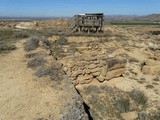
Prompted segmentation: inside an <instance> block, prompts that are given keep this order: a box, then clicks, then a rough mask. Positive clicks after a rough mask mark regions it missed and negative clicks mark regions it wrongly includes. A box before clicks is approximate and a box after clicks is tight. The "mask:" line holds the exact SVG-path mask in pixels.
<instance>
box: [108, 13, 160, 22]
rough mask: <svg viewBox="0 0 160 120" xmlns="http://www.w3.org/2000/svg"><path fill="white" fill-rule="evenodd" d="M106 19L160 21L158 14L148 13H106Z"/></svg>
mask: <svg viewBox="0 0 160 120" xmlns="http://www.w3.org/2000/svg"><path fill="white" fill-rule="evenodd" d="M105 20H107V21H124V22H125V21H146V22H160V14H150V15H147V16H136V15H108V16H105Z"/></svg>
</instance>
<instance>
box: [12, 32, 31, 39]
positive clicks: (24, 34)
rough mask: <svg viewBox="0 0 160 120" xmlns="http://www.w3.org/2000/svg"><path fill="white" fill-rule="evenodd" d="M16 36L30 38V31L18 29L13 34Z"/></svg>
mask: <svg viewBox="0 0 160 120" xmlns="http://www.w3.org/2000/svg"><path fill="white" fill-rule="evenodd" d="M13 36H14V37H15V38H28V37H29V32H27V31H18V32H15V33H14V34H13Z"/></svg>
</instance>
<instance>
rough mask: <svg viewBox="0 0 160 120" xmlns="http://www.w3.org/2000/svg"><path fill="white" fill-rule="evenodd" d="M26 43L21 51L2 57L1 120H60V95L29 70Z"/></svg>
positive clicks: (0, 86) (18, 44)
mask: <svg viewBox="0 0 160 120" xmlns="http://www.w3.org/2000/svg"><path fill="white" fill-rule="evenodd" d="M22 42H23V41H20V42H18V43H17V44H16V46H17V48H18V49H17V50H15V51H12V52H11V53H9V54H5V55H0V91H1V92H0V106H1V107H0V120H31V119H39V118H47V119H49V118H51V119H55V120H57V119H58V118H57V116H58V114H59V103H60V100H59V97H57V96H59V95H58V94H57V93H56V94H55V91H54V90H53V89H52V88H51V87H49V86H48V85H47V84H48V83H47V81H46V80H41V82H38V81H36V80H37V79H36V78H35V77H34V76H33V75H32V70H31V69H28V68H27V67H26V62H25V58H24V51H23V47H22ZM53 105H54V106H53Z"/></svg>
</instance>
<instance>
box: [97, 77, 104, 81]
mask: <svg viewBox="0 0 160 120" xmlns="http://www.w3.org/2000/svg"><path fill="white" fill-rule="evenodd" d="M97 80H98V81H99V82H103V81H105V77H103V76H98V77H97Z"/></svg>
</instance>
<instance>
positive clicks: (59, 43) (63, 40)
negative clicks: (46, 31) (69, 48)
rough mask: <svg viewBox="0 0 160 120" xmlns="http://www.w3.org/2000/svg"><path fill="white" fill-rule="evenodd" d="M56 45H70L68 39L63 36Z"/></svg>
mask: <svg viewBox="0 0 160 120" xmlns="http://www.w3.org/2000/svg"><path fill="white" fill-rule="evenodd" d="M56 43H57V44H58V45H67V44H68V40H67V38H65V37H63V36H62V37H60V38H59V39H58V40H57V41H56Z"/></svg>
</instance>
